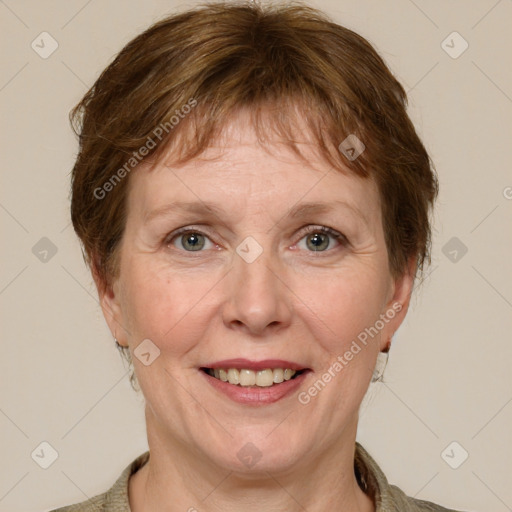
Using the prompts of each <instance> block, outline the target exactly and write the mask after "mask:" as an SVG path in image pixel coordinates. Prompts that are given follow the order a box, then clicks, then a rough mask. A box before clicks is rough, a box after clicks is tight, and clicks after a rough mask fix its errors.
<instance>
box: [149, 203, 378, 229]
mask: <svg viewBox="0 0 512 512" xmlns="http://www.w3.org/2000/svg"><path fill="white" fill-rule="evenodd" d="M340 206H342V207H344V208H347V209H349V210H350V211H352V213H354V214H355V215H356V216H357V217H360V218H361V219H362V220H363V221H364V222H365V223H368V219H367V217H366V215H364V214H363V212H362V211H361V210H360V209H359V208H357V207H356V206H355V205H352V204H350V203H347V202H346V201H341V200H336V201H330V202H328V203H315V202H308V203H300V204H297V205H296V206H294V207H293V208H292V209H291V210H290V211H289V212H288V213H286V214H285V215H284V216H283V217H282V218H281V220H282V219H284V218H286V217H288V218H291V219H301V218H303V217H307V216H309V215H314V214H321V213H331V212H332V211H334V210H336V208H337V207H340ZM173 213H192V214H198V215H212V214H213V215H214V216H216V217H221V216H222V215H223V214H225V210H224V209H223V208H221V207H220V206H218V205H216V204H214V203H209V202H204V201H199V202H197V201H190V202H187V201H177V202H174V203H171V204H168V205H165V206H162V207H160V208H155V209H154V210H152V211H150V212H148V213H147V214H146V215H145V216H144V223H145V224H147V223H149V222H151V221H152V220H153V219H155V218H158V217H165V216H168V215H171V214H173ZM281 220H280V221H279V222H281ZM279 222H278V223H279Z"/></svg>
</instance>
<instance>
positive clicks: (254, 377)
mask: <svg viewBox="0 0 512 512" xmlns="http://www.w3.org/2000/svg"><path fill="white" fill-rule="evenodd" d="M201 370H202V371H203V372H205V373H207V374H208V375H210V376H211V377H214V378H215V379H218V380H220V381H222V382H227V383H228V384H231V385H233V386H241V387H251V386H255V387H260V388H268V387H272V386H275V385H277V384H281V383H283V382H285V381H289V380H293V379H296V378H297V377H299V376H300V375H302V374H303V373H304V372H306V371H308V369H307V368H304V369H302V370H292V369H291V368H265V369H263V370H256V371H255V370H251V369H250V368H206V367H203V368H201Z"/></svg>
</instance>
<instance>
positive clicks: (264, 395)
mask: <svg viewBox="0 0 512 512" xmlns="http://www.w3.org/2000/svg"><path fill="white" fill-rule="evenodd" d="M199 370H200V374H202V375H204V377H205V379H206V381H207V382H208V383H209V384H211V386H212V387H213V388H214V389H215V390H216V391H217V392H220V393H221V394H223V395H225V396H227V397H228V398H230V399H231V400H233V401H235V402H239V403H242V404H246V405H265V404H270V403H273V402H277V401H278V400H281V399H283V398H284V397H286V396H289V395H291V394H292V393H293V392H294V391H296V390H297V389H298V388H299V387H300V386H301V385H302V384H303V383H304V379H305V378H306V375H307V374H308V373H310V372H312V371H313V370H312V369H310V368H306V367H304V366H302V365H300V364H298V363H293V362H290V361H283V360H278V359H272V360H270V359H267V360H265V361H257V362H256V361H249V360H248V359H229V360H224V361H217V362H215V363H211V364H207V365H205V366H201V367H200V368H199Z"/></svg>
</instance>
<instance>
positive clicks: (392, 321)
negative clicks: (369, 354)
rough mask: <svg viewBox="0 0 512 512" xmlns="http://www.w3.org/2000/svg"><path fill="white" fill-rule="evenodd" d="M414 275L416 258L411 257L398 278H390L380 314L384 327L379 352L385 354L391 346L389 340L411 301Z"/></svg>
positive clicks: (400, 322)
mask: <svg viewBox="0 0 512 512" xmlns="http://www.w3.org/2000/svg"><path fill="white" fill-rule="evenodd" d="M415 275H416V258H415V257H411V258H410V259H409V261H408V264H407V268H406V269H405V271H404V273H403V274H402V275H400V276H399V277H398V278H393V277H391V291H390V294H389V299H388V301H387V303H386V305H385V307H384V310H383V311H382V314H381V319H382V320H383V321H384V323H385V326H384V328H383V329H382V331H381V346H380V351H381V352H387V351H388V350H389V348H390V346H391V338H392V337H393V335H394V334H395V332H396V331H397V330H398V328H399V327H400V325H401V324H402V322H403V320H404V318H405V316H406V315H407V311H408V309H409V303H410V301H411V295H412V290H413V285H414V277H415Z"/></svg>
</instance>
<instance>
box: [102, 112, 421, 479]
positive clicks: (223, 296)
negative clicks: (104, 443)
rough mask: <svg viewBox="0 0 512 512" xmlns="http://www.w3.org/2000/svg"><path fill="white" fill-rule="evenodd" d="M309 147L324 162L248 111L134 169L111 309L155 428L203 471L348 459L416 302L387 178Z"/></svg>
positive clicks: (108, 299) (108, 313)
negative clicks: (200, 143) (199, 143)
mask: <svg viewBox="0 0 512 512" xmlns="http://www.w3.org/2000/svg"><path fill="white" fill-rule="evenodd" d="M302 149H303V151H304V153H305V154H306V156H308V159H309V160H310V163H309V164H306V163H305V162H303V161H301V160H299V159H298V157H297V156H296V155H294V154H293V153H292V152H290V151H289V150H288V149H286V148H285V146H284V145H280V144H273V145H272V147H271V152H269V151H266V150H265V149H264V148H263V147H262V146H260V145H259V144H258V142H257V141H256V138H255V135H254V133H253V131H252V129H251V128H250V127H249V123H248V122H247V120H244V119H243V118H239V119H236V120H233V123H232V124H231V125H230V127H229V129H228V130H227V131H226V132H225V134H224V138H223V139H222V143H221V144H219V145H218V146H216V147H213V148H210V149H208V150H207V152H206V153H204V154H203V155H202V156H201V157H200V158H197V159H195V160H193V161H191V162H188V163H186V164H185V165H182V166H180V167H176V166H173V165H172V164H171V163H167V164H166V163H165V162H164V161H163V160H162V162H160V163H159V164H157V165H156V166H155V167H154V168H152V169H151V170H148V169H147V168H144V167H139V168H137V169H136V170H135V171H133V173H132V175H131V176H130V180H131V182H130V193H129V197H128V215H127V220H126V231H125V234H124V238H123V240H122V245H121V250H120V272H119V277H118V279H117V280H116V282H115V284H114V285H113V287H112V289H111V290H109V291H107V292H106V293H105V294H104V296H103V297H102V304H103V307H104V312H105V317H106V319H107V322H108V323H109V325H110V328H111V330H112V332H113V333H114V332H115V333H116V336H117V338H118V340H119V342H120V343H121V344H125V345H129V347H130V351H131V353H132V357H133V361H134V367H135V372H136V375H137V378H138V380H139V383H140V386H141V389H142V391H143V393H144V396H145V399H146V404H147V410H146V413H147V421H148V433H149V431H151V432H152V434H151V435H152V436H154V437H155V438H158V440H159V442H162V443H168V444H169V445H176V446H178V445H179V446H180V447H182V448H183V447H185V448H184V449H185V452H188V453H189V454H190V456H191V457H192V456H193V457H194V458H195V460H198V461H201V463H202V464H213V465H215V466H218V467H222V468H224V469H227V470H231V471H240V472H247V473H250V472H251V471H253V472H254V471H256V470H261V471H274V472H279V471H282V472H286V471H288V470H289V469H290V468H292V467H294V468H295V467H300V466H301V465H303V466H304V467H307V466H308V464H311V463H312V462H313V460H314V459H318V458H319V457H322V454H325V453H335V452H336V447H337V446H340V443H342V441H343V439H344V436H345V437H346V436H348V438H350V436H355V428H356V424H357V413H358V408H359V405H360V403H361V401H362V399H363V397H364V394H365V392H366V390H367V387H368V385H369V382H370V379H371V376H372V371H373V369H374V366H375V360H376V357H377V354H378V352H379V351H380V350H382V349H383V348H384V347H385V346H386V344H387V342H388V341H389V339H390V337H391V336H392V334H393V333H394V331H396V329H397V328H398V326H399V324H400V322H401V321H402V319H403V316H404V315H405V312H406V309H407V304H408V299H409V295H410V292H411V286H412V280H411V278H409V277H404V278H401V279H399V280H394V279H393V278H392V277H391V275H390V271H389V268H388V255H387V250H386V245H385V240H384V233H383V228H382V218H381V205H380V202H379V195H378V190H377V188H376V186H375V184H374V183H373V182H372V181H369V180H362V179H360V178H358V177H355V176H354V175H352V174H350V173H349V172H348V171H347V173H345V174H343V173H341V172H339V171H337V170H335V169H332V168H331V167H329V166H327V164H326V163H323V162H321V161H320V160H319V159H315V157H314V154H313V152H310V153H309V154H308V145H307V144H304V145H303V146H302ZM397 304H400V305H401V306H397ZM120 325H121V326H123V327H124V328H125V330H124V329H121V328H120V327H119V326H120ZM365 329H366V331H365ZM369 332H370V333H371V335H370V334H368V333H369ZM363 333H366V340H365V341H364V342H363V339H364V338H365V336H364V334H363ZM143 340H146V341H143ZM148 340H149V341H148ZM141 343H142V344H141ZM141 353H142V354H141ZM349 353H352V357H350V355H349ZM208 369H211V371H210V370H208ZM214 370H217V375H218V377H219V378H216V377H215V371H214ZM228 370H229V372H228ZM237 370H238V371H237ZM283 370H286V371H284V372H283ZM290 370H295V372H296V374H294V373H293V371H290ZM223 371H224V372H226V373H227V375H226V373H223ZM209 373H214V375H213V376H212V375H210V374H209ZM237 374H238V379H239V380H241V381H242V384H247V385H241V384H240V383H239V384H236V382H237ZM329 375H330V378H329ZM227 376H229V380H228V382H225V381H224V380H223V379H226V378H227ZM290 377H293V378H290ZM255 379H256V382H255ZM274 381H277V382H276V383H274V384H272V385H270V384H271V383H272V382H274ZM279 381H282V382H279ZM319 381H320V382H319ZM258 384H260V385H258ZM333 449H334V450H333ZM257 459H258V460H257ZM251 461H257V464H256V463H254V462H251Z"/></svg>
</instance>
